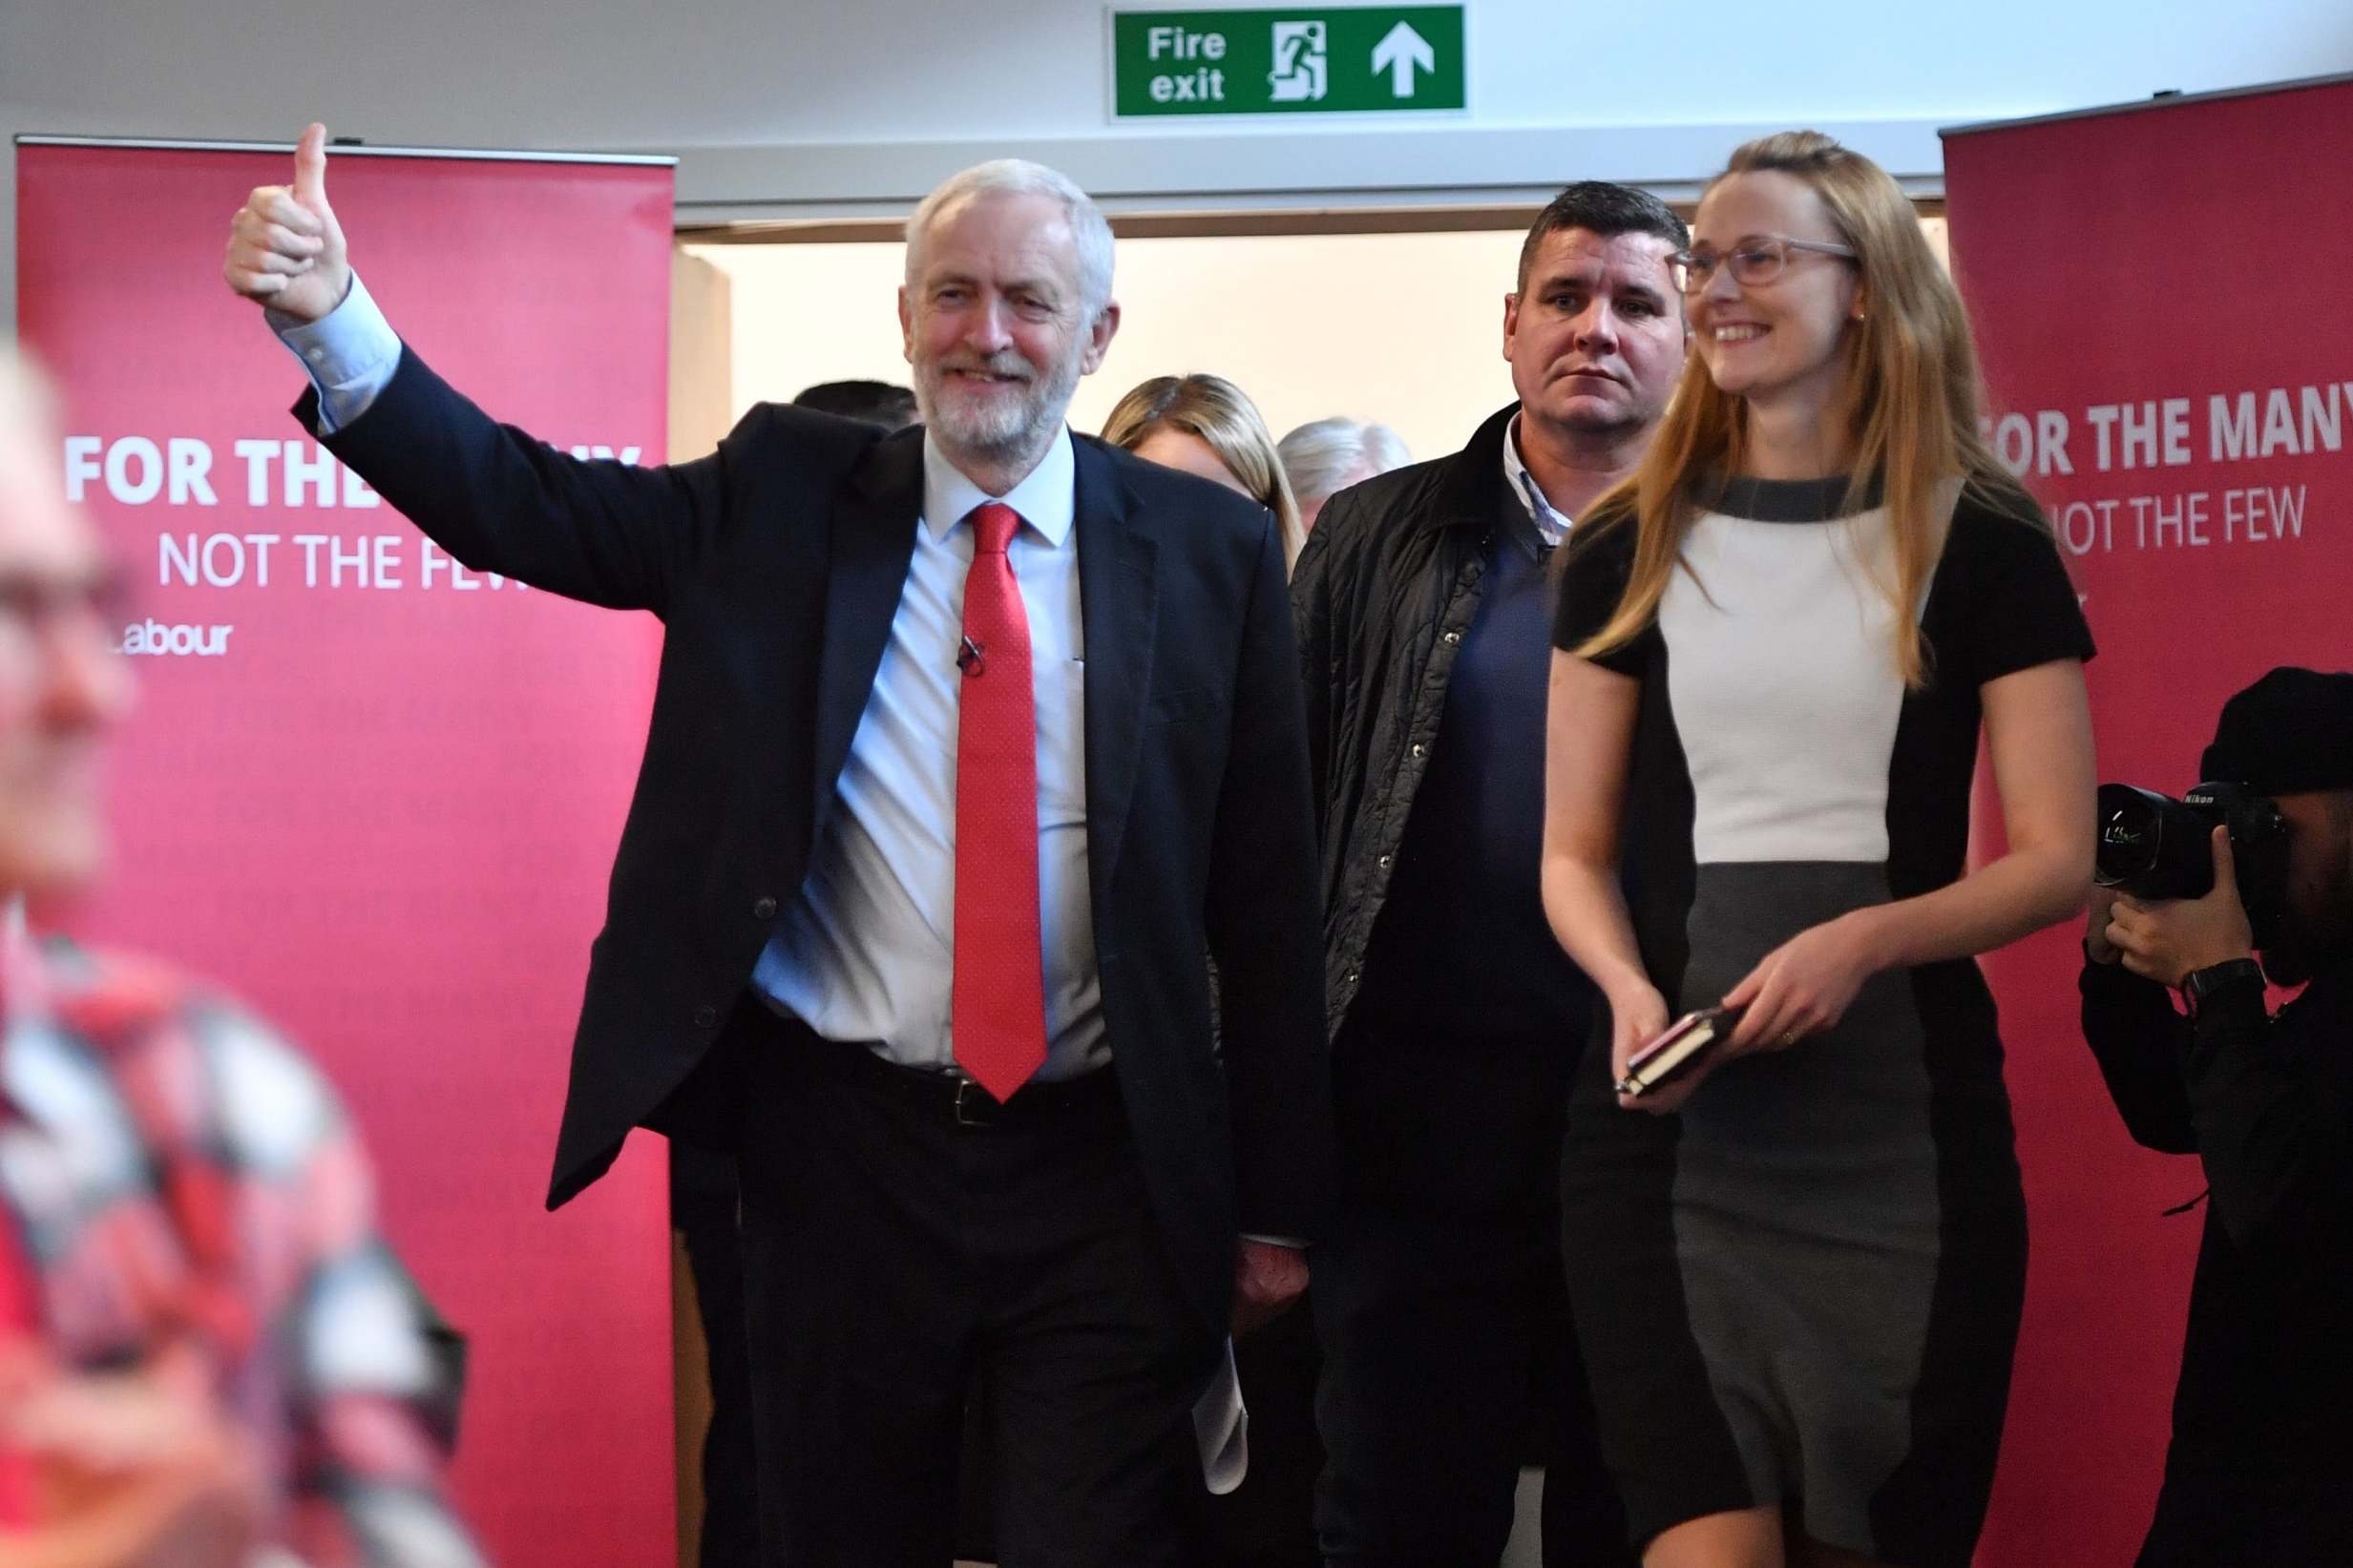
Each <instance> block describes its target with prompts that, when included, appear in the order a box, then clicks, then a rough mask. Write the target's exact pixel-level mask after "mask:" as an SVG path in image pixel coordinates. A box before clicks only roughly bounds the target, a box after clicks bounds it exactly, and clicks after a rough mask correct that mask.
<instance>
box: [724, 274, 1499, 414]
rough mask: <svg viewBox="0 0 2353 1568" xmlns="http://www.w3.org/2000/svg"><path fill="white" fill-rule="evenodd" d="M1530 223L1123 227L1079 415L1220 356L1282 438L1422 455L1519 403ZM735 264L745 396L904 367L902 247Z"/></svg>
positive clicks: (737, 384) (737, 392)
mask: <svg viewBox="0 0 2353 1568" xmlns="http://www.w3.org/2000/svg"><path fill="white" fill-rule="evenodd" d="M1519 251H1520V236H1519V234H1518V233H1516V232H1514V233H1503V232H1473V233H1457V234H1385V235H1312V236H1281V237H1269V238H1249V239H1235V238H1225V239H1213V240H1121V241H1120V247H1119V280H1118V287H1117V293H1118V296H1119V299H1120V303H1121V305H1122V307H1123V311H1124V315H1123V318H1122V321H1121V325H1120V332H1119V337H1118V338H1117V339H1116V340H1115V341H1114V342H1113V344H1112V345H1111V354H1110V358H1109V359H1107V360H1106V361H1105V362H1104V364H1103V369H1102V370H1100V371H1099V372H1097V373H1096V374H1095V375H1094V376H1093V377H1092V378H1090V379H1089V380H1087V381H1085V382H1083V383H1082V384H1081V385H1080V387H1079V395H1078V398H1077V401H1076V402H1075V403H1074V404H1073V406H1072V408H1071V423H1072V424H1073V425H1074V426H1076V427H1077V428H1078V429H1082V430H1092V429H1097V428H1099V427H1100V426H1101V425H1102V423H1103V416H1104V415H1105V414H1107V413H1109V412H1110V410H1111V406H1112V405H1113V404H1114V403H1116V402H1118V401H1119V398H1120V394H1121V393H1123V392H1124V391H1126V390H1127V388H1128V387H1132V386H1134V385H1135V384H1136V383H1137V382H1140V381H1143V380H1145V378H1146V377H1149V376H1156V375H1164V374H1169V373H1176V372H1183V371H1187V370H1213V371H1215V372H1216V373H1218V374H1219V375H1223V376H1227V377H1229V378H1231V379H1232V380H1233V381H1235V382H1236V383H1238V384H1239V385H1240V386H1241V387H1243V388H1244V389H1245V390H1246V391H1248V392H1249V393H1250V396H1251V397H1252V398H1253V399H1255V400H1256V401H1257V403H1258V406H1259V408H1260V410H1261V411H1262V412H1263V413H1264V414H1265V415H1266V417H1267V423H1268V424H1269V425H1270V426H1271V427H1272V428H1273V430H1274V433H1275V434H1276V435H1278V436H1279V435H1281V434H1282V433H1283V432H1284V431H1285V430H1288V429H1291V428H1292V426H1294V425H1300V424H1304V423H1306V422H1307V421H1308V420H1311V419H1321V418H1323V417H1325V416H1326V415H1330V414H1352V415H1355V417H1357V418H1360V419H1379V420H1383V421H1386V422H1387V423H1388V424H1390V425H1393V426H1395V427H1396V428H1397V430H1398V431H1399V433H1401V434H1402V435H1403V436H1404V437H1405V439H1406V442H1407V444H1408V445H1410V446H1411V447H1412V448H1413V449H1414V454H1415V455H1416V456H1417V457H1424V456H1430V457H1434V456H1437V455H1439V454H1440V453H1442V452H1448V451H1452V450H1454V449H1456V448H1458V447H1460V445H1461V444H1462V441H1463V439H1464V438H1465V437H1466V436H1468V435H1469V434H1470V432H1471V430H1472V429H1473V428H1474V427H1475V426H1476V425H1477V424H1478V423H1479V421H1480V420H1481V418H1482V417H1483V416H1484V415H1486V414H1488V413H1489V412H1492V411H1493V410H1494V409H1496V408H1501V407H1502V405H1503V404H1505V403H1507V402H1509V401H1510V400H1511V395H1512V393H1511V377H1510V372H1509V367H1508V366H1505V365H1504V363H1503V359H1502V321H1503V295H1504V294H1505V292H1507V291H1508V290H1509V289H1510V287H1511V285H1512V274H1513V269H1514V267H1515V266H1516V265H1517V264H1518V259H1519ZM689 253H690V254H692V255H694V256H696V257H699V258H701V259H703V260H705V261H710V262H711V263H712V264H713V265H714V266H717V267H719V268H720V269H722V270H723V271H725V273H727V274H728V276H729V280H730V282H731V283H732V285H733V286H732V289H731V297H732V301H733V314H734V334H733V337H734V373H733V387H734V396H733V406H734V408H736V409H738V410H739V411H740V410H741V409H743V408H747V407H749V406H750V405H751V404H752V403H754V402H757V401H760V400H762V399H773V400H781V399H786V398H789V397H791V396H792V395H793V393H795V392H797V391H799V390H800V389H801V388H802V387H806V386H808V385H809V383H811V382H816V381H832V380H837V379H840V378H843V377H850V376H872V377H875V378H878V379H881V380H886V381H897V382H904V381H906V380H907V379H908V376H907V364H906V361H905V359H904V358H903V357H902V355H901V353H900V345H899V334H898V323H897V317H896V315H895V313H894V311H893V290H894V289H896V287H897V286H898V281H899V268H900V263H901V250H900V247H899V246H898V245H896V244H826V245H709V246H691V247H689Z"/></svg>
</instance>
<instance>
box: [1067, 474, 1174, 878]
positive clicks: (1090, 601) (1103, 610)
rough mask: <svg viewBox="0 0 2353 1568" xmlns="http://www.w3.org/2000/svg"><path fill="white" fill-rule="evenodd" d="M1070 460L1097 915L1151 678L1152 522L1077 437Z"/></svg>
mask: <svg viewBox="0 0 2353 1568" xmlns="http://www.w3.org/2000/svg"><path fill="white" fill-rule="evenodd" d="M1073 445H1074V446H1075V447H1076V449H1077V457H1078V534H1079V538H1078V544H1079V597H1080V619H1081V622H1082V625H1083V626H1084V628H1085V631H1086V857H1087V884H1088V887H1089V889H1090V890H1091V891H1092V892H1093V894H1094V902H1095V911H1096V916H1097V918H1098V920H1099V921H1100V919H1101V917H1102V915H1103V911H1104V910H1105V909H1109V908H1110V907H1111V904H1110V888H1111V873H1112V870H1113V869H1114V868H1116V867H1117V865H1118V864H1119V855H1120V843H1121V840H1122V839H1123V838H1124V836H1125V834H1126V831H1127V808H1128V805H1129V803H1130V802H1131V801H1132V800H1133V799H1134V796H1135V790H1136V763H1137V758H1138V756H1139V754H1140V751H1141V747H1142V743H1143V739H1144V709H1145V693H1146V691H1147V690H1148V689H1149V686H1150V683H1151V677H1152V642H1153V634H1154V633H1155V632H1156V631H1157V629H1158V622H1159V608H1160V606H1159V596H1158V593H1157V584H1156V578H1155V575H1154V572H1155V564H1156V562H1157V559H1158V555H1159V546H1158V543H1157V542H1156V540H1155V539H1154V537H1153V525H1152V521H1151V518H1150V516H1149V514H1148V513H1146V512H1144V511H1143V510H1142V509H1140V508H1138V509H1134V510H1131V509H1130V504H1129V503H1130V501H1131V499H1132V497H1131V496H1130V495H1129V494H1128V492H1127V488H1126V486H1124V484H1122V483H1121V482H1120V478H1119V474H1118V473H1117V471H1116V470H1114V469H1113V468H1112V465H1111V462H1110V459H1108V458H1107V457H1105V456H1104V455H1103V452H1102V451H1101V450H1100V449H1098V448H1096V447H1095V446H1093V445H1092V444H1091V443H1089V442H1087V441H1085V440H1076V441H1074V443H1073Z"/></svg>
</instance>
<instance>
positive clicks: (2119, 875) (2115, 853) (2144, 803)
mask: <svg viewBox="0 0 2353 1568" xmlns="http://www.w3.org/2000/svg"><path fill="white" fill-rule="evenodd" d="M2172 804H2173V803H2172V802H2171V801H2168V800H2167V799H2166V798H2165V797H2164V796H2162V795H2157V794H2153V793H2152V792H2151V791H2149V790H2146V789H2135V788H2134V787H2133V786H2132V785H2131V784H2102V785H2100V797H2099V820H2100V842H2099V848H2098V850H2097V852H2096V854H2095V856H2094V862H2093V865H2094V870H2093V875H2094V877H2095V879H2096V880H2097V881H2098V882H2099V884H2100V885H2101V886H2102V887H2104V888H2115V887H2121V886H2122V885H2124V884H2126V883H2129V882H2131V881H2132V880H2133V879H2134V878H2136V877H2145V876H2147V875H2148V874H2149V872H2150V871H2151V870H2153V868H2155V867H2156V864H2157V853H2158V850H2159V849H2160V847H2162V846H2163V844H2164V842H2165V810H2164V808H2165V807H2166V806H2168V805H2172Z"/></svg>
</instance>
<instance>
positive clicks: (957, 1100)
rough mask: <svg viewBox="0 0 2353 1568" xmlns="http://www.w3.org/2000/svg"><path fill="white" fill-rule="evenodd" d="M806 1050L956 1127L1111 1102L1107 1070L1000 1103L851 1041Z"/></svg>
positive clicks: (968, 1082)
mask: <svg viewBox="0 0 2353 1568" xmlns="http://www.w3.org/2000/svg"><path fill="white" fill-rule="evenodd" d="M808 1040H809V1049H810V1050H812V1051H813V1052H815V1053H816V1054H817V1057H818V1059H819V1060H821V1061H825V1062H828V1063H830V1064H832V1065H834V1066H835V1067H836V1069H837V1070H838V1071H840V1072H843V1073H845V1074H847V1075H848V1076H850V1077H852V1078H856V1079H860V1080H863V1081H867V1082H871V1083H873V1084H875V1085H877V1086H878V1087H880V1088H881V1089H882V1090H883V1091H884V1092H885V1093H886V1094H889V1095H892V1096H893V1097H895V1098H900V1099H904V1100H907V1101H909V1102H910V1103H912V1104H914V1105H917V1106H920V1107H921V1108H923V1109H924V1110H926V1111H928V1112H934V1113H936V1114H937V1115H938V1116H939V1117H940V1118H941V1119H943V1120H947V1121H952V1122H954V1123H955V1124H956V1126H959V1127H999V1126H1009V1125H1013V1124H1017V1123H1021V1122H1031V1121H1042V1120H1047V1119H1052V1118H1055V1117H1058V1116H1063V1115H1067V1114H1069V1113H1071V1112H1074V1111H1079V1110H1082V1109H1083V1108H1085V1107H1086V1106H1089V1105H1095V1104H1109V1103H1111V1102H1112V1100H1113V1099H1114V1098H1116V1089H1115V1086H1114V1083H1113V1080H1112V1077H1111V1070H1110V1069H1109V1068H1107V1067H1099V1068H1096V1069H1094V1070H1093V1071H1091V1072H1088V1073H1085V1074H1082V1075H1081V1076H1080V1077H1075V1078H1065V1079H1063V1080H1061V1081H1060V1082H1055V1083H1044V1082H1040V1081H1039V1080H1038V1079H1035V1078H1033V1079H1031V1080H1030V1081H1029V1082H1027V1083H1025V1084H1023V1085H1022V1086H1021V1087H1020V1088H1019V1089H1017V1090H1015V1091H1014V1095H1013V1098H1011V1099H1009V1100H1006V1101H1004V1102H1003V1103H1002V1104H999V1103H998V1100H997V1098H995V1097H994V1096H992V1095H991V1094H990V1093H989V1092H988V1091H987V1090H986V1089H983V1088H981V1087H980V1085H979V1084H977V1083H975V1082H974V1081H973V1080H972V1079H970V1078H967V1077H957V1076H956V1075H955V1074H953V1073H940V1072H935V1071H934V1070H932V1069H931V1068H928V1067H903V1066H901V1065H900V1064H899V1063H897V1062H894V1061H891V1060H888V1059H886V1058H884V1057H882V1056H877V1055H875V1053H874V1048H873V1047H872V1046H871V1045H865V1044H862V1043H859V1042H857V1041H854V1040H847V1041H846V1040H829V1039H825V1038H822V1037H820V1036H818V1035H814V1034H811V1035H809V1036H808Z"/></svg>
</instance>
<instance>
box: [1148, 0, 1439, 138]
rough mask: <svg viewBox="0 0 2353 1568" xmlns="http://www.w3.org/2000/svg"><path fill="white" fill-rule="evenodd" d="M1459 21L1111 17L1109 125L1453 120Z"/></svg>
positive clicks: (1374, 16) (1385, 9)
mask: <svg viewBox="0 0 2353 1568" xmlns="http://www.w3.org/2000/svg"><path fill="white" fill-rule="evenodd" d="M1463 10H1464V8H1463V7H1461V6H1336V7H1335V6H1309V7H1302V8H1300V9H1297V10H1114V11H1113V12H1112V13H1111V108H1112V113H1113V115H1116V116H1118V117H1119V118H1122V119H1126V118H1130V117H1139V116H1144V115H1314V114H1327V115H1328V114H1363V113H1365V112H1366V111H1368V110H1371V111H1378V110H1397V109H1407V110H1413V109H1461V108H1463V107H1465V105H1466V103H1467V98H1466V96H1465V94H1464V91H1463V80H1464V73H1463V58H1462V13H1463Z"/></svg>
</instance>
